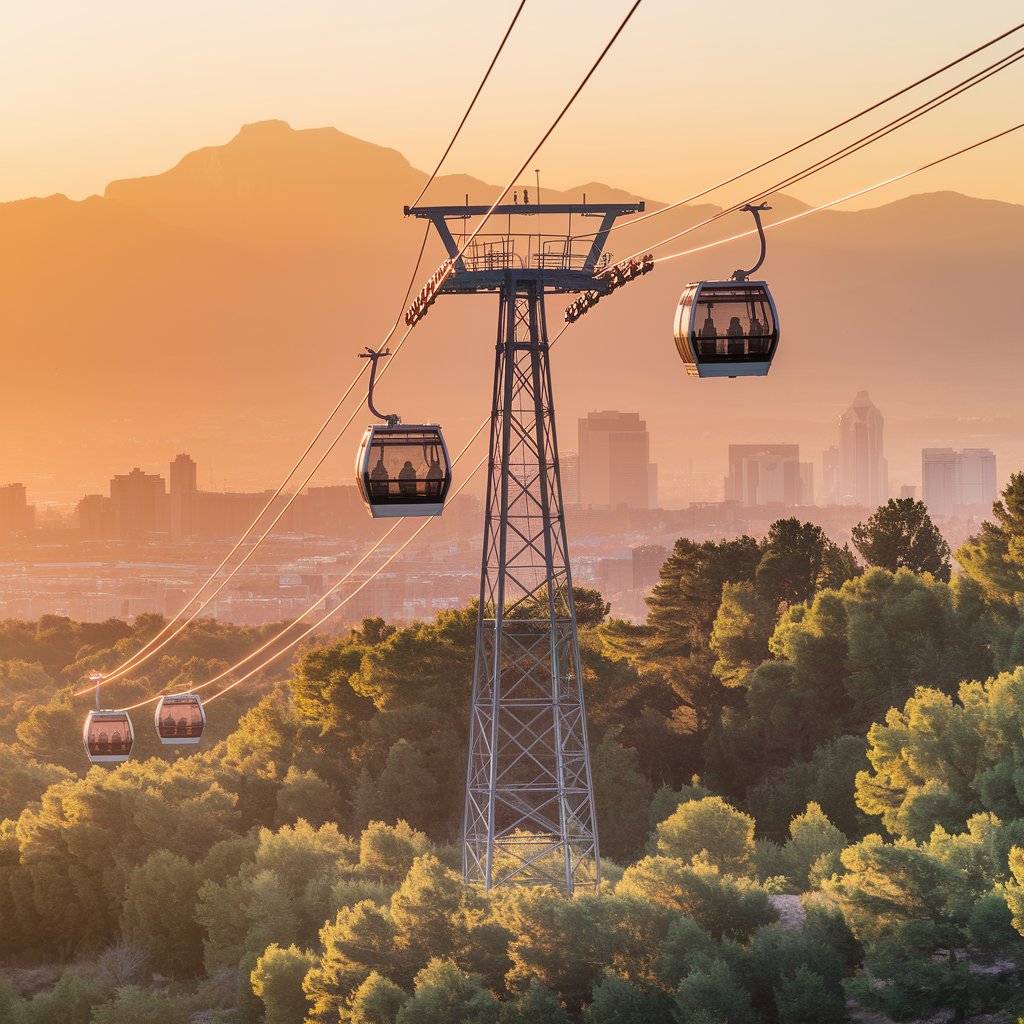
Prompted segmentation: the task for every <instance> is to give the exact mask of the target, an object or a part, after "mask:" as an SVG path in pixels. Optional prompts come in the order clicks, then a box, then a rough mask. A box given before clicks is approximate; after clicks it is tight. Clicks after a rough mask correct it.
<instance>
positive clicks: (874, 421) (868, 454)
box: [838, 391, 889, 508]
mask: <svg viewBox="0 0 1024 1024" xmlns="http://www.w3.org/2000/svg"><path fill="white" fill-rule="evenodd" d="M884 427H885V420H884V419H883V417H882V414H881V413H880V412H879V411H878V408H877V407H876V406H875V404H874V403H873V402H872V401H871V399H870V398H869V397H868V393H867V392H866V391H858V392H857V396H856V398H854V400H853V404H852V405H851V406H850V407H849V408H848V409H847V410H846V412H844V413H843V414H842V416H840V417H839V502H838V503H839V504H841V505H864V506H867V507H868V508H872V507H874V506H877V505H882V504H884V503H885V501H886V499H887V498H888V491H889V484H888V465H887V463H886V460H885V455H884V452H883V443H882V442H883V437H882V435H883V431H884Z"/></svg>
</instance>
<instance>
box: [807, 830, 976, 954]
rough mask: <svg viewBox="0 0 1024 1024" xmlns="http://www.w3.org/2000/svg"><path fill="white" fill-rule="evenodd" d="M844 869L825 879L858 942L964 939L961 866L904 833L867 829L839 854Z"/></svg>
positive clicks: (968, 895) (927, 945) (921, 945)
mask: <svg viewBox="0 0 1024 1024" xmlns="http://www.w3.org/2000/svg"><path fill="white" fill-rule="evenodd" d="M842 862H843V866H844V867H845V868H846V873H845V874H843V875H841V876H840V877H838V878H836V879H835V880H834V881H831V882H828V883H826V888H827V889H828V891H829V892H831V893H832V894H833V896H834V897H835V899H836V901H837V903H838V904H839V906H840V908H841V909H842V911H843V915H844V916H845V918H846V920H847V921H848V922H849V925H850V928H851V929H852V930H853V933H854V935H856V937H857V938H858V939H860V940H861V941H862V942H870V943H877V942H879V941H881V940H883V939H890V938H898V939H900V941H901V942H902V943H903V944H904V945H905V946H907V947H908V948H916V949H920V950H933V949H937V948H940V947H943V946H945V947H958V946H963V945H964V944H965V937H966V936H965V932H964V928H965V926H966V924H967V915H968V913H969V910H970V906H971V902H972V895H978V894H976V893H974V894H972V891H971V888H970V884H969V880H968V879H967V878H965V877H964V874H963V872H962V871H960V870H959V869H958V868H957V867H956V866H954V865H953V864H950V863H948V862H944V861H942V860H940V859H939V858H937V857H934V856H932V855H931V854H930V853H929V851H928V850H926V849H922V848H920V847H919V846H918V845H917V844H916V843H914V842H913V841H911V840H908V839H899V840H897V841H896V842H895V843H894V844H891V845H890V844H888V843H885V842H883V841H882V839H881V837H880V836H877V835H870V836H868V837H867V838H865V839H863V840H861V842H859V843H857V844H855V845H854V846H851V847H848V848H847V849H846V850H844V851H843V854H842Z"/></svg>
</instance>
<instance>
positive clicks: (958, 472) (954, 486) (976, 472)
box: [921, 448, 997, 517]
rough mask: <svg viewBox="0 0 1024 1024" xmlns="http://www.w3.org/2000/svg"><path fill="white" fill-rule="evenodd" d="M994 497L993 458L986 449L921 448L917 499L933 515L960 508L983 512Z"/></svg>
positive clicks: (944, 513) (946, 513)
mask: <svg viewBox="0 0 1024 1024" xmlns="http://www.w3.org/2000/svg"><path fill="white" fill-rule="evenodd" d="M996 496H997V488H996V456H995V453H994V452H992V451H989V449H988V448H965V449H964V450H963V451H962V452H957V451H954V450H953V449H952V448H922V449H921V497H922V500H923V501H924V503H925V504H926V505H927V506H928V511H929V512H930V513H931V514H932V515H933V516H943V517H945V516H951V515H953V513H954V511H955V510H956V509H957V508H961V507H963V506H967V507H973V508H975V509H978V508H982V507H983V508H986V509H987V508H989V507H991V505H992V503H993V502H994V501H995V500H996Z"/></svg>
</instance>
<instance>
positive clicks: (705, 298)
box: [675, 203, 779, 377]
mask: <svg viewBox="0 0 1024 1024" xmlns="http://www.w3.org/2000/svg"><path fill="white" fill-rule="evenodd" d="M743 209H744V210H746V211H747V212H749V213H751V214H753V216H754V223H755V224H756V225H757V233H758V236H759V237H760V239H761V257H760V259H759V260H758V261H757V263H755V264H754V266H753V267H751V268H750V270H737V271H736V272H735V273H734V274H733V275H732V279H731V280H729V281H696V282H693V283H691V284H688V285H687V286H686V287H685V288H684V289H683V294H682V296H681V297H680V299H679V306H678V307H677V309H676V319H675V338H676V348H677V349H678V350H679V355H680V357H681V358H682V360H683V362H684V363H685V364H686V372H687V373H688V374H689V375H690V376H691V377H764V376H766V375H767V373H768V370H769V368H770V367H771V365H772V359H773V357H774V356H775V349H776V348H777V347H778V344H779V316H778V313H777V311H776V309H775V301H774V300H773V299H772V293H771V292H770V291H769V289H768V285H767V283H766V282H764V281H751V280H749V278H750V275H751V274H753V273H755V272H756V271H757V270H758V268H759V267H760V266H761V264H762V263H763V262H764V256H765V240H764V229H763V228H762V227H761V211H762V210H770V209H771V207H770V206H767V205H765V204H764V203H761V204H760V205H759V206H752V205H750V204H747V205H746V206H744V207H743Z"/></svg>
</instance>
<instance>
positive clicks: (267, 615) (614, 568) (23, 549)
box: [0, 391, 999, 626]
mask: <svg viewBox="0 0 1024 1024" xmlns="http://www.w3.org/2000/svg"><path fill="white" fill-rule="evenodd" d="M575 448H576V450H575V451H573V450H567V451H563V452H562V453H561V458H560V461H561V479H562V492H563V497H564V502H565V508H566V519H567V526H568V529H569V536H570V537H571V538H572V542H571V543H572V556H573V562H574V576H575V579H576V580H577V582H578V583H579V584H580V585H584V586H592V587H596V588H597V589H599V590H600V591H601V593H602V594H604V595H605V597H606V599H607V600H609V601H610V602H611V604H612V609H613V614H615V615H617V616H620V617H624V618H629V619H635V620H641V619H643V617H644V615H645V614H646V605H645V601H644V599H645V597H646V596H647V595H648V594H649V593H650V590H651V589H652V588H653V586H654V585H655V583H657V580H658V570H659V569H660V567H661V563H662V562H663V561H664V559H665V557H667V554H668V552H669V551H670V550H671V547H672V544H673V543H674V541H675V538H676V537H678V536H680V535H686V536H688V537H691V538H693V539H695V540H716V539H723V538H730V537H735V536H738V535H740V534H743V533H748V534H750V535H752V536H754V537H762V536H764V534H765V533H766V532H767V529H768V527H769V525H770V524H771V523H772V522H773V521H774V520H776V519H779V518H783V517H786V516H789V515H796V514H798V515H799V516H800V517H801V518H802V519H804V520H806V521H809V522H814V523H816V524H817V525H819V526H821V527H822V528H823V529H824V530H825V532H826V533H827V534H828V535H829V536H830V537H832V539H833V540H835V541H837V542H838V543H840V544H842V543H847V542H848V541H849V539H850V531H851V529H852V528H853V526H854V525H855V524H856V523H858V522H859V521H862V520H864V519H865V518H866V517H867V516H868V515H869V514H870V513H871V512H872V511H873V510H874V509H875V508H876V507H877V506H878V505H880V504H884V502H885V501H886V499H887V498H889V497H898V498H917V497H920V498H921V499H922V500H923V501H924V503H925V504H926V505H927V507H928V510H929V513H930V514H931V516H932V517H933V519H934V520H935V522H936V523H937V525H938V526H939V528H940V529H941V530H942V532H943V534H944V536H945V537H946V539H947V541H948V542H949V543H950V545H951V546H952V547H953V548H954V549H955V547H956V546H957V545H958V544H959V543H960V542H961V541H962V540H963V539H964V538H966V537H967V536H968V535H970V533H971V532H972V531H974V530H976V529H977V526H978V523H979V522H980V521H981V519H982V518H983V517H984V516H985V515H987V514H988V513H989V512H990V510H991V506H992V503H993V502H994V501H995V500H996V497H997V492H998V482H999V481H998V476H997V467H996V455H995V453H994V452H992V451H991V450H989V449H983V448H964V449H962V450H961V451H956V450H954V449H953V448H923V449H922V450H921V476H920V479H919V482H918V481H907V482H904V481H894V480H892V479H890V478H889V474H888V464H887V460H886V457H885V417H884V413H883V412H882V411H881V410H879V409H878V408H877V407H876V406H875V405H874V404H873V403H872V401H871V398H870V396H869V394H868V393H867V392H866V391H860V392H858V393H857V394H856V396H855V397H854V399H853V401H852V402H851V404H850V405H849V407H848V408H847V409H846V410H845V411H842V412H841V413H840V414H839V415H838V416H837V427H836V444H834V445H832V446H830V447H829V448H827V449H826V450H825V451H823V452H822V453H821V454H820V456H818V457H817V458H816V457H815V455H814V453H806V454H802V452H801V446H800V445H799V444H796V443H736V444H729V445H728V458H727V463H726V465H725V466H723V482H722V492H721V493H722V500H721V501H718V502H703V501H702V502H693V503H691V504H689V505H687V506H685V507H682V508H663V507H662V505H661V503H660V502H659V500H658V466H657V465H655V464H654V463H652V461H651V454H650V453H651V448H652V439H651V437H650V434H649V431H648V429H647V424H646V422H645V420H644V419H643V416H642V414H641V413H639V412H619V411H611V410H609V411H600V412H592V413H590V414H589V415H588V416H586V417H585V418H581V419H580V420H579V421H578V424H577V433H576V438H575ZM198 468H199V467H197V464H196V462H195V461H194V460H193V459H192V458H191V456H190V455H188V454H187V453H179V454H178V455H177V456H175V458H174V459H173V460H171V462H170V465H169V468H168V472H167V475H166V476H162V475H159V474H155V473H145V472H143V471H142V470H141V469H139V468H133V469H131V470H130V471H128V472H125V473H116V474H115V475H114V476H113V477H112V478H111V480H110V485H109V490H108V493H107V494H87V495H83V496H82V497H81V498H80V499H79V501H78V502H77V504H76V505H75V506H74V507H72V508H65V509H54V508H49V509H48V510H47V514H46V515H45V516H40V515H37V512H36V509H35V507H34V506H33V504H32V503H31V495H29V494H28V493H27V491H26V488H25V487H24V486H23V485H22V484H20V483H17V482H12V483H5V484H4V485H3V486H0V557H2V559H3V571H4V576H5V586H4V589H3V592H2V594H0V616H3V617H10V618H35V617H38V616H39V615H43V614H58V615H67V616H70V617H71V618H73V619H77V620H82V621H100V620H103V619H106V618H110V617H123V618H127V619H131V618H133V617H134V616H136V615H138V614H140V613H143V612H156V613H159V614H162V615H167V616H173V615H174V614H176V613H177V612H179V611H180V610H181V609H182V607H183V606H184V605H185V602H186V601H187V600H188V599H189V598H190V596H191V595H192V594H193V593H194V592H195V590H196V588H197V587H198V586H199V585H200V584H201V583H202V582H203V581H204V580H205V579H206V578H207V577H208V575H209V572H210V567H211V565H216V564H218V563H219V561H220V560H221V558H223V557H224V555H225V554H226V553H227V551H228V550H230V546H231V545H232V544H233V542H234V540H235V539H236V538H237V537H239V536H240V535H241V534H242V533H244V532H245V530H246V529H247V528H248V527H249V526H250V524H251V523H253V521H254V520H256V519H257V517H260V513H261V511H263V510H265V511H264V513H263V516H262V517H261V518H260V526H259V528H258V529H257V530H256V532H255V534H254V536H255V537H258V536H259V535H260V534H261V533H262V532H263V531H264V530H266V529H267V528H268V527H269V526H270V524H271V523H273V522H274V521H275V520H277V519H278V517H279V516H280V519H279V521H278V523H277V525H276V527H275V528H274V533H273V535H272V536H271V537H270V538H268V540H267V542H265V543H264V545H263V546H262V547H261V550H260V554H259V556H258V557H257V558H255V559H253V561H252V562H250V564H249V565H247V566H246V567H245V568H244V569H243V570H242V571H241V572H240V573H239V574H238V575H237V576H236V577H235V578H234V579H233V580H232V581H231V582H230V583H229V584H228V585H227V586H226V587H225V588H224V590H223V591H222V592H221V593H220V594H219V595H218V596H217V597H216V599H214V600H213V601H211V603H210V605H209V606H208V609H207V610H206V611H207V614H209V615H211V616H214V617H216V618H218V619H223V620H225V621H230V622H236V623H249V624H256V623H262V622H268V621H276V620H280V619H282V618H288V617H293V616H295V615H298V614H300V613H301V612H303V611H305V610H306V609H309V611H310V612H313V611H317V610H320V611H326V610H328V608H331V607H334V605H336V604H337V603H338V602H343V603H344V607H343V608H342V609H339V611H338V614H337V615H336V616H335V618H336V620H337V622H338V623H339V624H341V625H342V626H345V625H348V624H353V623H358V622H359V621H361V620H362V619H363V618H364V617H365V616H368V615H379V616H382V617H384V618H387V619H389V620H393V621H396V622H409V621H413V620H417V619H426V618H431V617H432V616H433V615H435V614H436V613H437V612H438V611H440V610H442V609H444V608H457V607H461V606H463V605H464V604H465V603H466V602H467V601H468V600H470V599H472V598H474V597H476V595H477V592H478V589H479V549H480V539H481V515H482V511H481V509H482V502H481V499H480V498H479V497H477V496H471V495H463V496H460V497H458V498H456V499H455V500H454V501H452V502H451V503H450V505H449V507H448V508H447V509H446V512H445V515H444V517H442V518H440V519H439V520H438V521H436V522H435V523H433V524H432V526H431V533H430V537H431V539H432V543H431V544H429V545H428V544H421V545H419V546H414V547H413V548H412V549H411V550H410V551H409V552H408V553H405V554H403V555H402V556H401V562H400V563H396V564H394V565H392V566H391V567H389V571H385V572H383V573H381V574H379V575H376V576H375V577H374V578H373V579H370V578H371V577H373V576H374V574H375V572H376V569H377V566H378V564H379V562H382V561H383V560H384V559H385V558H386V557H387V556H388V555H389V554H390V553H391V552H392V551H393V550H394V548H395V547H396V546H397V545H398V544H399V543H400V542H401V541H402V540H403V539H404V538H405V534H401V533H400V534H397V535H396V536H395V538H394V539H393V542H390V543H385V544H383V545H382V546H381V548H380V549H379V551H378V553H377V555H378V557H377V558H376V559H375V560H370V561H367V562H366V563H365V564H364V565H360V566H359V567H356V564H357V562H358V561H359V559H360V558H361V557H362V554H363V552H364V550H365V546H366V544H367V543H372V542H373V541H374V540H377V539H378V538H379V537H380V536H381V534H382V532H383V531H382V530H381V528H380V524H378V523H376V522H375V521H374V520H372V519H370V518H369V517H368V516H367V515H366V512H365V510H364V508H363V503H362V500H361V498H360V496H359V492H358V489H357V487H356V486H355V485H354V484H351V485H337V486H325V487H309V488H307V489H306V490H304V491H303V492H302V493H300V494H299V495H298V496H297V497H296V498H295V499H294V501H292V502H291V504H290V505H288V507H287V508H286V507H285V506H286V504H287V502H288V495H287V494H285V495H282V496H280V497H278V498H276V499H275V498H274V492H273V491H270V490H267V491H259V492H251V493H245V492H231V491H226V492H218V491H212V490H202V489H200V487H199V486H198V483H197V481H198V479H199V475H198ZM229 569H230V564H229V566H228V569H225V570H224V572H223V573H222V574H221V575H226V573H227V571H228V570H229ZM353 569H354V570H355V571H354V572H353V571H352V570H353ZM349 573H351V575H350V576H349V579H348V580H347V581H346V582H345V583H344V584H343V585H342V586H340V587H339V588H338V590H337V592H336V593H335V594H334V595H332V596H331V597H330V598H328V599H327V600H326V601H325V602H318V601H317V598H318V597H319V596H321V595H323V594H325V593H326V592H327V591H328V590H330V589H331V588H333V587H335V586H336V585H337V584H339V581H341V580H342V577H344V576H346V575H347V574H349ZM363 584H365V585H364V586H362V588H361V589H359V590H358V592H357V593H355V594H352V595H351V596H349V595H350V591H355V590H357V588H360V586H361V585H363Z"/></svg>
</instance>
